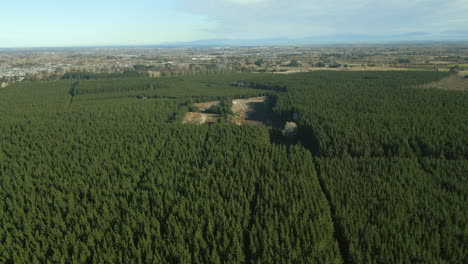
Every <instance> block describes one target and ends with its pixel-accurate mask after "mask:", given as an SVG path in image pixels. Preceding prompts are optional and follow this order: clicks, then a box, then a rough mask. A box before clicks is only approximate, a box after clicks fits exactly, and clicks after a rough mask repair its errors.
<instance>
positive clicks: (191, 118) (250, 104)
mask: <svg viewBox="0 0 468 264" xmlns="http://www.w3.org/2000/svg"><path fill="white" fill-rule="evenodd" d="M267 99H268V97H267V96H262V97H253V98H246V99H234V100H232V112H233V113H234V115H232V116H230V117H229V119H228V120H226V121H227V122H230V123H234V124H238V125H241V124H263V123H268V122H269V117H270V112H271V109H270V108H271V107H270V105H269V104H268V102H267ZM220 103H221V102H220V101H211V102H203V103H196V104H194V105H195V106H196V107H198V109H199V110H200V111H199V112H188V113H186V114H185V116H184V118H183V119H182V124H194V125H201V124H205V123H216V122H218V121H219V119H221V115H218V114H211V113H204V111H206V109H208V108H209V107H210V106H212V105H215V104H220Z"/></svg>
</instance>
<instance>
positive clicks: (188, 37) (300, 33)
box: [0, 0, 468, 47]
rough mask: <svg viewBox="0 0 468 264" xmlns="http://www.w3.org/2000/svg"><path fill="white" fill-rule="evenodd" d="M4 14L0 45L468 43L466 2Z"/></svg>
mask: <svg viewBox="0 0 468 264" xmlns="http://www.w3.org/2000/svg"><path fill="white" fill-rule="evenodd" d="M0 11H1V12H0V47H38V46H89V45H138V44H161V43H168V42H184V41H192V40H199V39H211V38H232V39H254V38H277V37H283V38H303V37H314V36H330V35H377V36H384V35H399V34H407V33H411V32H425V33H426V34H422V35H419V37H420V38H426V39H437V40H448V39H454V38H455V39H456V38H459V39H468V15H467V14H468V1H467V0H446V1H442V0H328V1H324V0H288V1H284V0H175V1H174V0H172V1H169V0H152V1H150V0H132V1H127V0H113V1H111V0H94V1H90V0H80V1H73V2H71V1H63V0H61V1H59V0H42V1H41V0H34V1H33V0H23V1H8V0H7V1H2V3H1V5H0Z"/></svg>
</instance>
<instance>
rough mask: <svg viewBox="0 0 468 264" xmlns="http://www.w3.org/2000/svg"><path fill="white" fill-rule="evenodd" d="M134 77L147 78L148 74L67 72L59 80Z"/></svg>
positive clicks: (138, 72)
mask: <svg viewBox="0 0 468 264" xmlns="http://www.w3.org/2000/svg"><path fill="white" fill-rule="evenodd" d="M135 77H148V73H146V72H141V71H124V72H113V73H95V72H67V73H65V74H64V75H63V76H62V77H61V79H62V80H69V79H80V80H91V79H120V78H135Z"/></svg>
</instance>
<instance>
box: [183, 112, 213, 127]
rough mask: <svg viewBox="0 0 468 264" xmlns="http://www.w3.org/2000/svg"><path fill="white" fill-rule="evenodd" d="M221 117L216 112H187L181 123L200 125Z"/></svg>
mask: <svg viewBox="0 0 468 264" xmlns="http://www.w3.org/2000/svg"><path fill="white" fill-rule="evenodd" d="M220 118H221V116H220V115H218V114H208V113H201V112H188V113H187V114H185V116H184V118H183V119H182V124H192V125H201V124H205V123H207V124H209V123H216V122H218V120H219V119H220Z"/></svg>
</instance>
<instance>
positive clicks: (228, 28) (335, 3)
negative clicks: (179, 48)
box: [179, 0, 468, 38]
mask: <svg viewBox="0 0 468 264" xmlns="http://www.w3.org/2000/svg"><path fill="white" fill-rule="evenodd" d="M179 7H180V8H182V9H183V10H184V11H188V12H191V13H196V14H201V15H204V16H206V17H208V18H210V19H211V20H212V21H215V22H216V24H217V27H216V28H215V29H214V30H212V31H211V34H212V35H213V36H216V37H232V38H268V37H292V38H297V37H307V36H317V35H330V34H366V35H386V34H387V35H390V34H402V33H408V32H416V31H424V32H435V31H444V30H461V29H464V28H465V27H466V25H468V16H466V14H467V13H468V1H466V0H450V1H440V0H411V1H409V0H386V1H384V0H328V1H323V0H289V1H284V0H268V1H265V0H263V1H262V0H250V1H248V0H186V1H185V2H184V3H182V4H181V5H180V6H179Z"/></svg>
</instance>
